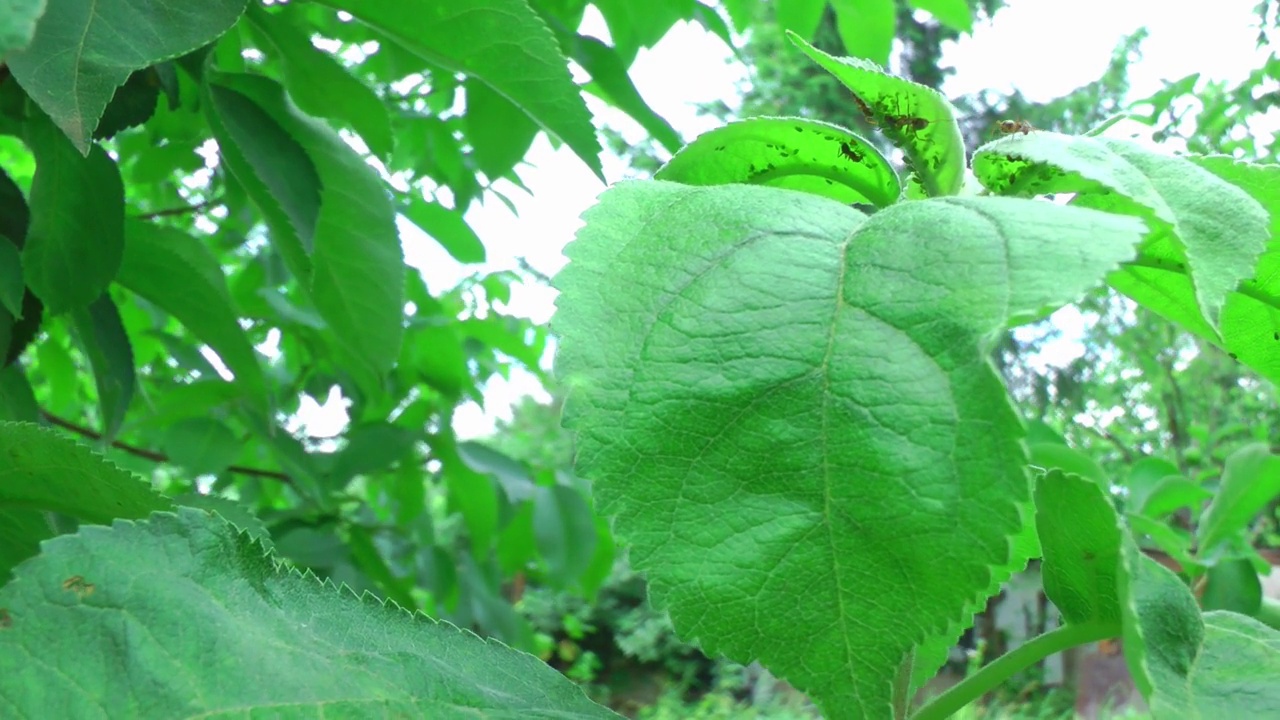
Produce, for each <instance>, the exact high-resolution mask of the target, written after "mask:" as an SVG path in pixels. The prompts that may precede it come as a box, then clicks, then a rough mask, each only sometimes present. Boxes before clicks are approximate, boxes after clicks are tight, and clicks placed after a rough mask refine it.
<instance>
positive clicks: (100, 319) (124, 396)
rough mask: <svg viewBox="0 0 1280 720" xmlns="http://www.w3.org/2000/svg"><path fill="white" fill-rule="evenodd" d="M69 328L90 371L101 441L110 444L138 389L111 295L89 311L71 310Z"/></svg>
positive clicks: (127, 341) (89, 308) (122, 330)
mask: <svg viewBox="0 0 1280 720" xmlns="http://www.w3.org/2000/svg"><path fill="white" fill-rule="evenodd" d="M71 324H72V327H73V328H74V329H75V333H76V336H77V337H78V338H79V340H80V350H81V351H82V352H83V353H84V354H85V356H86V357H88V358H89V364H90V365H91V366H92V367H93V378H94V382H95V383H96V384H97V388H98V411H99V412H100V413H101V414H102V418H101V419H102V437H103V439H104V440H106V441H108V442H110V441H111V440H112V439H114V438H115V436H116V433H117V432H119V430H120V426H121V425H122V424H123V423H124V416H125V413H127V412H128V411H129V403H130V402H132V401H133V392H134V388H135V386H136V385H137V378H136V377H135V376H134V369H133V348H132V347H131V346H130V345H129V336H128V334H126V333H125V329H124V323H123V322H121V320H120V311H119V310H118V309H117V308H116V304H115V302H113V301H112V300H111V294H110V293H103V294H102V295H101V296H100V297H99V298H98V299H97V300H95V301H93V303H92V304H91V305H89V307H88V308H76V309H75V310H73V311H72V312H71Z"/></svg>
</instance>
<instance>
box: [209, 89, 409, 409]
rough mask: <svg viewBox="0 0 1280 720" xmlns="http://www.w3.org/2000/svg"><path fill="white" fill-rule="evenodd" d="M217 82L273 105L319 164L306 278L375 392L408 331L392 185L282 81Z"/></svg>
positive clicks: (362, 381) (360, 377) (354, 367)
mask: <svg viewBox="0 0 1280 720" xmlns="http://www.w3.org/2000/svg"><path fill="white" fill-rule="evenodd" d="M217 82H218V83H219V84H221V85H222V86H224V87H225V88H227V89H230V90H231V91H233V92H236V93H241V94H242V95H243V96H245V97H247V98H249V99H251V100H252V101H253V102H255V103H256V104H257V105H258V106H259V107H262V108H265V109H266V110H268V111H269V112H271V114H272V118H273V119H274V120H275V121H276V122H278V123H280V124H281V125H282V126H283V127H284V128H285V129H287V130H288V132H289V134H290V135H292V136H293V137H295V138H297V139H298V141H299V142H300V143H301V145H302V146H303V148H305V150H306V152H307V154H308V155H309V156H310V158H311V160H312V161H313V162H314V163H315V168H316V171H317V175H318V176H319V179H320V183H321V189H320V214H319V216H318V217H317V218H316V228H315V246H314V252H313V254H312V256H311V268H312V269H311V275H310V277H308V278H305V279H306V281H307V284H308V289H309V291H310V296H311V300H312V302H313V303H314V304H315V306H316V309H317V310H318V311H319V312H320V315H321V316H322V317H324V319H325V322H327V323H328V324H329V327H330V329H331V330H332V331H333V336H334V337H335V338H336V345H337V347H336V349H337V350H338V351H339V352H341V353H342V355H343V356H344V357H345V358H346V359H347V360H348V362H345V363H344V365H346V366H347V368H346V369H348V370H350V371H351V372H352V373H353V374H354V376H355V377H356V378H357V382H358V383H359V385H360V387H361V388H363V389H364V390H365V391H366V392H374V391H375V390H376V389H377V388H378V387H380V385H381V377H382V375H383V374H385V373H386V371H387V370H389V369H390V368H391V366H392V365H393V364H394V363H395V360H396V358H397V356H398V355H399V353H400V343H401V340H402V337H403V333H404V328H403V319H404V254H403V251H402V250H401V246H400V238H399V236H398V234H397V231H396V223H395V212H394V210H393V209H392V206H391V201H390V198H389V197H388V196H387V192H386V189H385V188H384V187H383V185H382V182H381V180H380V179H379V177H378V175H377V173H376V172H375V171H374V169H373V168H371V167H370V166H369V165H368V164H367V163H365V161H364V159H363V158H361V157H360V156H359V155H357V154H356V153H355V151H354V150H352V149H351V147H350V146H348V145H347V144H346V143H345V142H343V140H342V139H341V138H340V137H339V136H338V134H337V133H336V132H334V131H333V130H332V129H330V128H328V127H327V126H325V125H323V124H321V123H319V122H317V121H316V120H314V119H313V118H309V117H307V116H305V115H303V114H301V113H300V112H298V111H297V110H296V109H295V108H292V107H291V105H290V103H289V101H288V98H286V97H285V94H284V88H283V87H281V86H280V85H279V84H278V83H275V82H273V81H271V80H269V79H267V78H263V77H258V76H255V75H219V76H218V80H217Z"/></svg>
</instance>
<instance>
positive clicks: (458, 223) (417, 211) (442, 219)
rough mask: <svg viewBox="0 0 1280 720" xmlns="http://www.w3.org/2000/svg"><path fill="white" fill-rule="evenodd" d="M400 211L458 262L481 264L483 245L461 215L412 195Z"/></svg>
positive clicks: (483, 255)
mask: <svg viewBox="0 0 1280 720" xmlns="http://www.w3.org/2000/svg"><path fill="white" fill-rule="evenodd" d="M401 212H402V213H403V214H404V216H405V217H406V218H408V219H409V221H410V222H412V223H413V224H414V225H417V226H418V228H419V229H421V230H422V231H423V232H425V233H426V234H428V235H430V236H431V238H432V239H433V240H435V241H436V242H438V243H440V246H441V247H443V248H444V249H445V250H446V251H447V252H448V253H449V254H450V255H452V256H453V259H454V260H457V261H458V262H460V263H482V262H484V257H485V253H484V243H482V242H481V241H480V236H479V235H476V232H475V230H472V229H471V226H470V225H468V224H467V221H466V219H465V218H463V216H462V213H460V212H458V211H457V210H451V209H449V208H447V207H445V206H443V205H441V204H440V203H437V202H432V201H429V200H424V199H422V198H421V197H419V196H417V195H415V196H413V197H410V198H409V204H408V205H406V206H405V207H403V208H402V209H401Z"/></svg>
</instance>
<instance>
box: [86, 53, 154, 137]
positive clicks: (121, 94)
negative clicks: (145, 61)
mask: <svg viewBox="0 0 1280 720" xmlns="http://www.w3.org/2000/svg"><path fill="white" fill-rule="evenodd" d="M159 99H160V76H159V74H158V73H157V72H156V70H155V68H144V69H142V70H138V71H136V72H134V73H133V74H131V75H129V79H128V80H126V81H125V83H124V85H121V86H120V88H119V89H117V90H116V93H115V95H114V96H112V98H111V102H110V103H109V104H108V105H107V107H106V110H104V111H103V113H102V120H101V121H99V122H98V126H97V127H96V128H95V129H94V131H93V139H94V140H105V139H107V138H112V137H115V135H116V133H118V132H120V131H122V130H126V129H128V128H131V127H137V126H139V125H141V124H143V123H145V122H146V121H148V120H150V119H151V116H152V115H154V114H155V112H156V101H157V100H159Z"/></svg>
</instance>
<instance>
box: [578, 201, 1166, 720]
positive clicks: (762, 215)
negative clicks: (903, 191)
mask: <svg viewBox="0 0 1280 720" xmlns="http://www.w3.org/2000/svg"><path fill="white" fill-rule="evenodd" d="M586 220H587V225H586V227H585V228H584V229H583V231H582V232H581V233H580V235H579V237H578V239H577V240H576V241H575V242H574V243H573V244H572V245H570V246H569V248H568V250H567V254H568V255H569V257H570V264H569V266H568V267H567V268H566V269H565V270H564V271H563V272H562V273H561V276H560V278H559V279H558V281H557V285H558V287H559V289H560V290H561V291H562V294H561V296H560V299H559V301H558V307H559V310H558V312H557V315H556V320H555V329H556V330H557V333H558V335H559V336H560V338H561V346H560V349H559V353H558V355H557V371H558V372H559V373H560V374H561V375H562V376H563V377H564V378H565V381H566V382H567V383H568V384H569V387H570V395H569V400H568V403H567V405H566V408H565V422H566V425H568V426H569V427H570V428H571V429H573V430H574V431H575V433H576V436H577V440H578V460H577V462H578V465H577V469H578V474H579V475H580V476H582V477H584V478H586V479H589V480H591V481H592V482H593V483H594V485H593V491H594V493H595V495H596V498H597V499H598V501H599V502H600V503H601V510H602V511H603V512H606V513H609V514H614V515H616V516H617V517H616V525H615V527H616V529H617V531H618V533H619V536H620V538H621V539H622V540H624V541H626V542H629V543H630V544H631V546H632V550H631V558H632V560H633V562H634V564H635V567H636V568H637V569H638V570H641V571H644V572H645V573H646V574H647V576H648V577H649V580H650V582H651V586H650V587H651V591H652V593H653V596H654V598H655V599H656V600H657V602H658V603H659V604H660V605H661V606H663V607H665V608H667V609H668V610H669V611H670V612H671V615H672V618H673V621H674V622H675V625H676V629H677V631H678V632H679V633H680V634H681V635H682V636H683V637H690V638H693V637H696V638H698V639H699V641H700V642H701V644H702V646H703V647H704V648H705V649H706V650H707V651H708V652H712V653H723V654H725V655H727V656H729V657H730V658H734V659H737V660H739V661H749V660H750V659H758V660H760V661H761V662H762V663H764V664H765V665H766V666H767V667H769V668H770V669H771V670H772V671H774V672H776V673H778V674H780V675H781V676H783V677H785V678H786V679H787V680H788V681H789V682H791V683H792V684H793V685H795V686H796V687H797V688H799V689H801V690H802V691H803V692H806V693H808V694H810V695H811V697H813V698H814V699H815V700H817V701H818V702H819V704H820V705H821V706H822V707H823V708H824V710H825V711H826V712H827V713H828V716H829V717H833V718H850V717H860V716H862V715H866V716H870V717H882V716H885V714H886V713H887V712H888V709H889V708H890V705H891V692H890V688H891V687H892V684H893V683H894V682H895V680H897V676H898V668H899V667H900V665H901V664H902V663H903V662H904V661H909V660H908V658H909V653H911V652H912V650H913V649H914V648H915V646H916V645H917V644H918V643H920V642H922V641H924V640H925V639H927V638H929V637H932V636H934V635H935V634H936V633H937V632H939V631H941V630H943V629H944V628H946V627H947V626H948V625H949V624H950V623H953V622H954V623H959V622H962V621H963V620H964V618H963V617H962V616H963V615H964V614H965V611H966V610H965V604H966V603H967V602H969V601H971V600H972V599H973V598H974V597H975V596H976V595H978V594H979V593H981V592H985V591H987V590H988V589H989V587H990V577H991V568H992V567H993V566H997V567H1000V566H1007V565H1017V561H1018V560H1019V559H1018V558H1011V557H1010V540H1011V538H1012V537H1014V536H1016V535H1018V534H1019V533H1020V532H1021V531H1022V530H1023V529H1024V527H1025V525H1026V520H1027V518H1026V515H1025V512H1026V509H1027V505H1028V504H1029V501H1030V483H1029V478H1028V476H1027V474H1026V472H1025V470H1024V463H1025V457H1024V456H1023V447H1022V444H1021V443H1020V441H1019V437H1020V435H1021V434H1022V430H1021V425H1020V422H1019V421H1018V419H1017V417H1016V416H1015V414H1014V413H1013V411H1012V409H1011V407H1010V406H1009V404H1008V398H1007V395H1006V393H1005V390H1004V388H1003V387H1002V386H1001V384H1000V382H999V380H998V378H997V376H996V374H995V372H994V370H993V369H992V368H991V366H990V365H989V363H988V361H987V359H986V358H987V355H986V352H987V349H988V347H989V344H990V343H991V342H992V341H993V338H994V337H995V332H994V331H996V330H997V329H999V328H1002V327H1004V326H1006V324H1007V323H1008V322H1009V321H1010V320H1011V319H1013V318H1016V317H1017V316H1019V315H1020V314H1021V313H1023V312H1026V311H1027V309H1029V308H1040V307H1044V306H1046V305H1049V304H1052V303H1058V304H1062V303H1065V302H1068V301H1070V300H1071V299H1074V298H1075V297H1077V296H1078V295H1079V294H1081V293H1083V292H1084V291H1085V290H1086V289H1087V288H1088V287H1090V286H1091V285H1093V284H1095V283H1097V282H1099V281H1101V279H1102V278H1103V277H1104V276H1105V274H1106V272H1107V271H1108V270H1110V269H1111V268H1113V267H1115V266H1116V265H1118V264H1119V263H1120V262H1121V261H1123V260H1124V259H1126V258H1127V257H1131V256H1132V253H1133V248H1134V246H1135V245H1136V244H1137V242H1138V241H1139V240H1140V238H1141V236H1142V233H1143V227H1142V224H1141V223H1140V222H1138V221H1136V220H1134V219H1132V218H1126V217H1115V216H1109V215H1105V214H1102V213H1096V212H1092V211H1081V210H1079V209H1075V208H1064V207H1059V206H1056V205H1052V204H1049V203H1040V202H1031V201H1009V200H1001V199H994V198H975V199H968V200H960V199H948V200H933V201H923V202H913V203H899V204H897V205H893V206H891V207H889V208H886V209H884V210H881V211H879V212H877V213H876V214H875V215H872V216H871V217H869V218H867V217H865V216H863V215H862V214H860V213H858V212H856V211H854V210H852V209H851V208H848V207H846V206H843V205H841V204H839V203H836V202H832V201H830V200H826V199H823V198H818V197H814V196H812V195H808V194H803V193H796V192H789V191H783V190H775V189H770V188H759V187H752V186H745V185H737V186H715V187H709V188H707V187H689V186H684V185H676V184H672V183H665V182H648V183H628V184H622V185H619V186H616V187H615V188H614V189H612V190H610V191H608V192H607V193H605V195H604V196H603V197H602V201H601V205H599V206H597V207H596V208H594V209H592V210H591V211H590V212H589V213H588V215H587V216H586ZM908 239H909V241H908ZM957 526H960V527H965V528H966V529H967V530H966V532H965V533H964V534H962V535H957V534H956V532H955V528H956V527H957ZM903 537H911V538H912V539H913V542H911V543H903V542H901V539H902V538H903ZM1020 547H1022V546H1020ZM1021 560H1025V558H1021ZM752 568H755V569H756V570H752ZM797 587H803V588H804V592H803V593H799V594H797V593H796V592H795V589H796V588H797ZM886 597H893V598H894V602H893V603H885V602H884V598H886Z"/></svg>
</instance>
